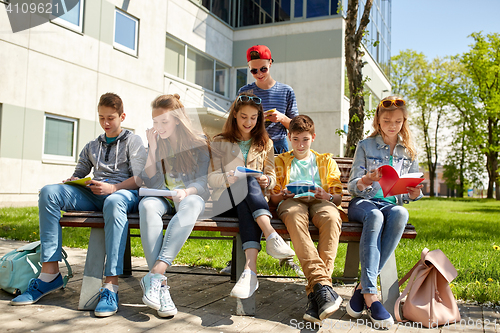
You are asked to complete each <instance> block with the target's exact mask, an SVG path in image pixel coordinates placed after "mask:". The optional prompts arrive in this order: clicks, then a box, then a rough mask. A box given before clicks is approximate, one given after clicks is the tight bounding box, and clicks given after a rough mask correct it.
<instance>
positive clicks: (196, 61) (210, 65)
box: [186, 49, 214, 90]
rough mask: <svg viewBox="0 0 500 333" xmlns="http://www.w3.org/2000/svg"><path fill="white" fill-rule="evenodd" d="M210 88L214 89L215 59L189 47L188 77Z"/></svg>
mask: <svg viewBox="0 0 500 333" xmlns="http://www.w3.org/2000/svg"><path fill="white" fill-rule="evenodd" d="M186 80H188V81H189V82H193V83H196V84H198V85H200V86H202V87H203V88H206V89H208V90H214V61H213V59H210V58H208V57H206V56H204V55H202V54H200V53H198V52H196V51H194V50H192V49H188V57H187V78H186Z"/></svg>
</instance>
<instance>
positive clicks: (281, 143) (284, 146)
mask: <svg viewBox="0 0 500 333" xmlns="http://www.w3.org/2000/svg"><path fill="white" fill-rule="evenodd" d="M273 145H274V153H275V154H281V153H286V152H287V151H288V141H287V140H286V138H284V139H277V140H273Z"/></svg>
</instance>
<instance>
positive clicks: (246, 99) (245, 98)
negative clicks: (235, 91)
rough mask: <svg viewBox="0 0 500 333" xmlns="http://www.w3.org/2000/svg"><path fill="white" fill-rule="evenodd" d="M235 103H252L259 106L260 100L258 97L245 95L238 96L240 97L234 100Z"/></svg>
mask: <svg viewBox="0 0 500 333" xmlns="http://www.w3.org/2000/svg"><path fill="white" fill-rule="evenodd" d="M236 101H238V102H249V101H253V102H254V103H255V104H257V105H259V104H260V103H261V102H262V100H261V99H260V97H257V96H247V95H240V96H238V98H237V99H236Z"/></svg>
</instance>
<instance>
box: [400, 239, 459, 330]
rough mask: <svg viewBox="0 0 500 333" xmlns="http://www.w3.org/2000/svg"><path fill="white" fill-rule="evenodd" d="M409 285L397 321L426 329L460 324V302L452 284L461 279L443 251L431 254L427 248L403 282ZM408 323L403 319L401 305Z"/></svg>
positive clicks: (404, 293) (401, 297) (404, 292)
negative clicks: (453, 291) (456, 279)
mask: <svg viewBox="0 0 500 333" xmlns="http://www.w3.org/2000/svg"><path fill="white" fill-rule="evenodd" d="M408 277H409V278H410V280H409V281H408V285H407V286H406V288H405V290H404V291H403V293H402V294H401V296H399V298H398V300H397V301H396V304H395V305H394V315H395V317H396V320H397V321H407V320H411V321H413V322H415V323H421V324H422V326H424V327H428V328H429V327H432V328H435V327H438V326H441V325H445V324H451V323H454V322H457V321H460V312H459V311H458V306H457V301H456V300H455V296H454V295H453V293H452V291H451V288H450V285H449V283H450V282H451V281H453V279H455V278H456V277H457V270H456V269H455V267H453V264H452V263H451V262H450V260H449V259H448V258H447V257H446V255H445V254H444V253H443V251H441V250H434V251H429V249H427V248H425V249H424V250H423V251H422V253H421V259H420V260H419V261H418V262H417V263H416V264H415V266H413V268H412V269H411V270H410V271H409V272H408V273H407V274H406V275H405V276H404V277H403V278H402V279H401V280H400V281H399V286H401V285H402V284H403V283H404V282H405V281H406V280H408ZM405 296H406V301H405V302H404V303H403V306H402V307H401V309H402V311H403V316H404V319H405V320H402V319H401V316H400V306H399V305H400V302H401V300H402V299H403V298H404V297H405Z"/></svg>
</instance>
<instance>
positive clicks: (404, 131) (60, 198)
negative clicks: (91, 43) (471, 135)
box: [11, 45, 422, 327]
mask: <svg viewBox="0 0 500 333" xmlns="http://www.w3.org/2000/svg"><path fill="white" fill-rule="evenodd" d="M247 60H248V64H249V67H250V72H251V73H252V75H253V76H254V78H255V80H256V82H255V83H252V84H249V85H247V86H245V87H243V88H241V89H240V92H239V95H238V97H237V98H236V99H235V101H234V102H233V103H232V105H231V107H230V110H229V114H228V118H227V120H226V122H225V124H224V126H223V129H222V133H220V134H218V135H216V136H215V137H213V138H212V139H211V140H210V138H208V137H207V136H206V135H204V134H203V133H201V132H200V131H197V130H196V129H195V128H194V126H193V125H192V123H191V120H190V118H189V117H188V115H187V114H186V111H185V109H184V106H183V105H182V103H181V101H180V98H179V95H177V94H174V95H162V96H159V97H157V98H156V99H155V100H154V101H153V102H152V103H151V107H152V118H153V128H151V129H149V130H147V132H146V137H147V141H148V149H147V150H146V149H145V148H144V146H143V144H142V140H141V139H140V137H139V136H137V135H134V134H133V133H132V132H130V131H128V130H126V129H122V128H121V123H122V122H123V121H124V120H125V113H124V110H123V103H122V100H121V99H120V97H119V96H117V95H116V94H113V93H107V94H104V95H102V96H101V98H100V101H99V104H98V114H99V122H100V125H101V127H102V128H103V130H104V134H102V135H100V136H99V137H98V138H97V139H95V140H93V141H91V142H89V143H87V145H86V146H85V147H84V149H83V150H82V152H81V153H80V156H79V159H78V163H77V166H76V168H75V172H74V173H73V175H72V177H71V178H69V180H74V179H78V178H83V177H85V176H87V175H88V174H89V173H90V172H91V171H92V169H93V179H92V180H90V181H88V182H87V186H69V185H63V184H57V185H47V186H45V187H43V188H42V190H41V191H40V195H39V217H40V240H41V242H42V252H41V261H42V269H41V274H40V276H39V277H38V278H37V279H32V280H31V281H30V283H29V287H28V289H27V291H26V292H25V293H23V294H22V295H20V296H17V297H16V298H14V299H13V300H12V301H11V304H12V305H27V304H33V303H35V302H37V301H38V300H39V299H40V298H41V297H43V296H45V295H46V294H48V293H50V292H52V291H55V290H57V289H59V288H61V287H62V285H63V280H62V276H61V274H60V273H59V265H58V261H59V260H61V246H62V232H61V226H60V225H59V219H60V211H61V210H63V211H66V210H84V211H85V210H86V211H89V210H102V212H103V217H104V221H105V228H104V232H105V243H106V244H105V248H106V264H105V271H104V275H105V278H104V282H103V285H102V288H101V289H100V291H99V302H98V304H97V306H96V308H95V311H94V313H95V315H96V316H98V317H106V316H110V315H112V314H114V313H116V311H117V310H118V276H119V275H120V274H122V273H123V260H122V258H123V256H124V251H125V244H126V239H127V227H128V221H127V213H130V212H134V211H139V216H140V230H141V241H142V245H143V248H144V253H145V256H146V260H147V264H148V267H149V272H148V273H147V274H146V275H145V276H144V277H143V278H142V279H141V281H140V285H141V287H142V289H143V298H142V300H143V302H144V303H145V304H146V305H147V306H149V307H151V308H153V309H156V310H157V312H158V315H159V316H160V317H170V316H173V315H175V314H176V313H177V308H176V306H175V304H174V302H173V301H172V298H171V297H170V292H169V286H168V284H167V277H166V276H165V272H166V270H167V269H168V267H169V266H171V265H172V264H173V262H174V259H175V257H176V256H177V254H178V253H179V251H180V250H181V248H182V246H183V244H184V243H185V241H186V240H187V238H188V237H189V234H190V233H191V231H192V229H193V227H194V224H195V222H196V220H197V219H198V217H199V216H200V215H201V214H203V212H204V210H205V201H206V200H207V199H208V198H209V197H210V196H211V200H212V201H213V207H212V214H213V215H214V216H215V215H219V216H235V217H238V220H239V229H240V236H241V240H242V247H243V250H244V253H245V257H246V262H245V267H244V271H243V273H242V274H241V276H240V277H239V279H238V282H237V283H236V284H235V286H234V287H233V289H232V290H231V292H230V295H231V296H233V297H237V298H248V297H250V296H252V294H253V293H254V292H255V291H256V290H257V288H258V279H257V255H258V253H259V251H260V250H261V238H262V235H264V237H265V240H266V251H267V253H268V254H269V255H271V256H272V257H274V258H277V259H281V260H283V259H285V260H289V259H290V258H293V256H294V255H297V258H298V260H299V262H300V265H301V267H302V270H303V272H304V274H305V277H306V279H307V285H306V292H307V298H308V302H307V307H306V310H305V314H304V316H303V318H304V319H305V320H308V321H312V322H320V321H321V320H323V319H325V318H327V317H328V316H330V315H331V314H333V313H334V312H335V311H336V310H337V309H338V308H339V307H340V304H341V303H342V299H341V297H340V296H339V295H338V294H337V293H336V292H335V291H334V290H333V288H332V279H331V275H332V272H333V267H334V260H335V257H336V253H337V247H338V242H339V237H340V233H341V226H342V219H341V217H340V210H342V208H341V206H340V204H341V201H342V184H341V182H340V170H339V168H338V166H337V164H336V162H335V161H334V160H333V159H332V155H331V154H328V153H327V154H319V153H317V152H315V151H314V150H312V149H311V144H312V143H313V142H314V140H315V139H316V134H315V129H314V122H313V120H312V119H311V118H310V117H308V116H306V115H298V112H297V105H296V101H295V95H294V93H293V90H292V89H291V88H290V87H289V86H287V85H284V84H281V83H279V82H276V81H274V80H273V79H272V77H271V75H270V67H271V65H272V63H273V59H272V57H271V52H270V50H269V49H268V48H267V47H265V46H263V45H257V46H253V47H251V48H250V49H249V50H248V51H247ZM264 107H265V109H266V110H268V109H270V108H275V109H276V110H277V112H273V113H265V112H264V110H265V109H264ZM266 121H267V122H266ZM373 127H374V131H373V133H372V134H371V135H370V136H369V137H368V138H366V139H365V140H362V141H360V142H359V143H358V146H357V149H356V153H355V157H354V161H353V166H352V170H351V174H350V179H349V185H348V189H349V192H350V193H351V195H352V197H353V199H352V200H351V202H350V205H349V218H350V220H355V221H360V222H362V223H363V231H362V236H361V240H360V262H361V280H360V283H359V284H358V285H357V286H356V288H355V291H354V293H353V296H352V298H351V299H350V301H349V303H348V305H347V312H348V313H349V315H351V316H352V317H354V318H359V317H360V316H361V315H362V313H363V311H364V310H365V308H366V309H367V312H368V315H369V316H370V318H371V320H372V321H374V322H377V323H378V324H379V325H380V326H379V327H384V326H389V325H391V324H392V323H393V319H392V317H391V315H390V314H389V313H388V312H387V311H386V310H385V309H384V307H383V306H382V304H381V303H380V302H379V301H378V298H377V276H378V275H379V273H380V271H381V269H382V267H383V266H384V264H385V263H386V261H387V260H388V258H389V257H390V255H391V254H392V252H393V251H394V250H395V248H396V246H397V244H398V242H399V240H400V238H401V236H402V233H403V231H404V228H405V225H406V223H407V221H408V212H407V210H406V209H405V208H403V207H402V204H403V203H407V202H409V201H412V200H417V199H419V198H420V197H421V196H422V195H421V192H420V188H421V186H417V187H415V188H408V193H407V194H404V195H398V196H395V197H389V198H384V196H383V194H382V191H381V188H380V185H379V184H378V180H379V179H380V177H381V174H380V172H379V171H378V169H377V168H378V167H379V166H381V165H384V164H391V165H392V164H395V163H398V162H400V160H403V163H402V164H403V168H402V171H401V172H402V174H404V173H408V172H414V171H416V170H417V169H418V162H417V159H416V152H415V149H414V146H413V144H412V142H411V137H410V131H409V126H408V112H407V110H406V106H405V102H404V100H402V99H400V98H398V97H395V96H391V97H387V98H384V99H383V100H382V101H381V103H380V105H379V106H378V107H377V111H376V113H375V118H374V120H373ZM287 138H288V140H289V141H290V142H291V146H292V149H291V150H290V151H288V142H287ZM275 154H279V155H277V156H276V157H275ZM237 167H247V168H249V169H253V170H258V171H261V172H262V174H261V175H260V176H249V177H237V175H236V174H235V170H236V169H237ZM297 181H309V182H312V183H314V185H315V189H314V190H310V191H309V192H305V193H302V194H297V195H295V194H293V193H291V192H290V191H288V190H287V188H286V185H288V184H290V183H292V182H297ZM141 186H143V187H148V188H157V189H165V188H166V189H170V190H175V191H176V195H174V196H171V197H154V196H151V197H148V196H147V197H142V198H140V197H139V195H138V188H139V187H141ZM209 186H210V187H211V188H212V194H211V195H210V192H209ZM270 207H271V208H276V212H277V215H278V217H279V218H280V219H281V220H282V221H283V223H284V224H285V225H286V227H287V229H288V232H289V234H290V238H291V241H292V243H293V247H294V250H295V251H294V250H292V248H291V247H290V245H289V243H286V242H285V241H284V240H283V239H282V238H281V236H279V235H278V234H277V233H276V231H275V230H274V228H273V227H272V225H271V223H270V219H271V218H272V214H271V209H270ZM164 214H170V215H173V218H172V219H171V221H170V223H169V225H168V227H167V229H166V231H165V234H164V235H163V222H162V216H163V215H164ZM309 221H312V223H313V224H314V225H315V226H316V227H317V228H318V229H319V241H318V245H317V246H315V244H314V242H313V240H312V239H311V236H310V234H309V228H308V226H309Z"/></svg>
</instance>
